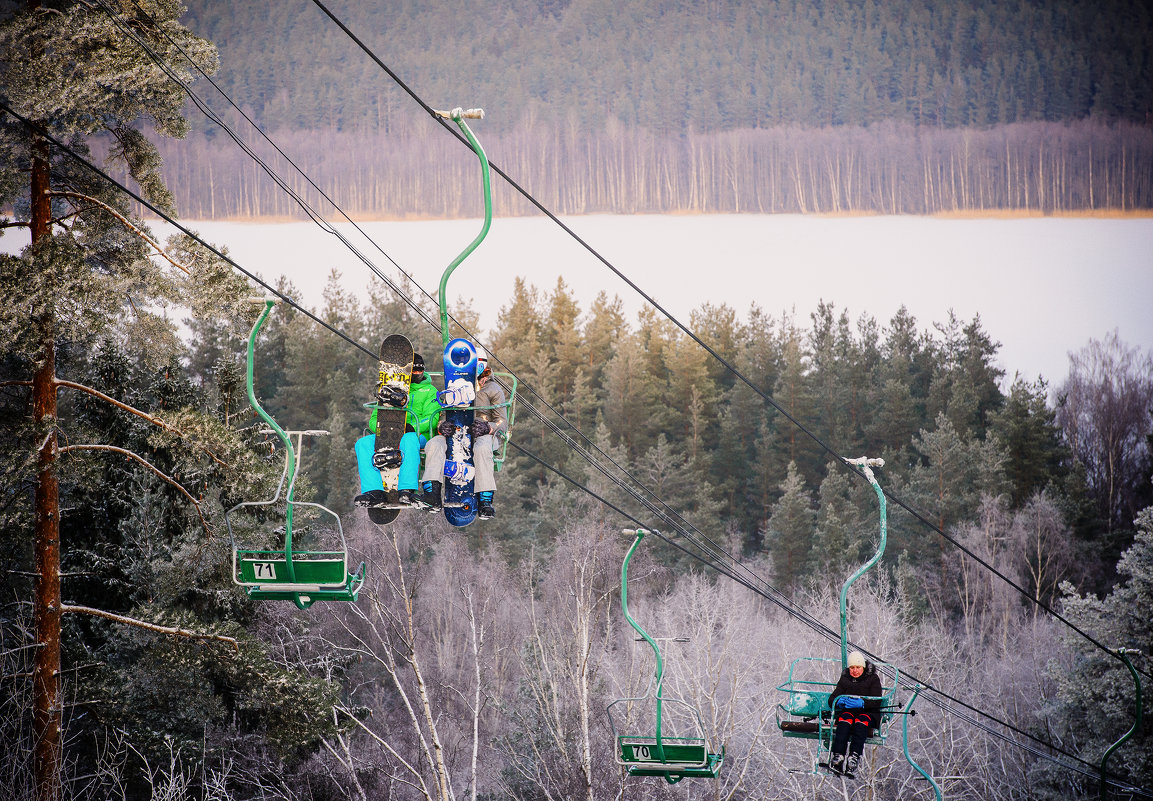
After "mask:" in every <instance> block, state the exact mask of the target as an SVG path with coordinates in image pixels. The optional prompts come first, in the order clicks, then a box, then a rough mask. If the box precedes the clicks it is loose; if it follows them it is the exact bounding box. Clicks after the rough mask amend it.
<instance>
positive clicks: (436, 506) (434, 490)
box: [420, 481, 444, 512]
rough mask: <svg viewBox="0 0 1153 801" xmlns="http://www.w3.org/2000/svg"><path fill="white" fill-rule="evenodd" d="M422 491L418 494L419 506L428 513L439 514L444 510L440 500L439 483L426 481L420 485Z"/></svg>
mask: <svg viewBox="0 0 1153 801" xmlns="http://www.w3.org/2000/svg"><path fill="white" fill-rule="evenodd" d="M421 487H422V491H421V493H420V504H421V506H424V507H426V508H427V509H428V511H430V512H439V511H440V510H441V509H442V508H444V504H443V503H442V502H441V500H440V482H439V481H426V482H424V484H422V485H421Z"/></svg>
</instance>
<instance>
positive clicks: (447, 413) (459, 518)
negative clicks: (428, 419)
mask: <svg viewBox="0 0 1153 801" xmlns="http://www.w3.org/2000/svg"><path fill="white" fill-rule="evenodd" d="M443 364H444V388H445V390H446V391H450V390H454V389H455V390H457V394H458V397H459V398H460V400H459V402H458V403H457V404H455V405H451V406H446V407H445V410H444V412H443V413H442V414H443V416H444V419H445V420H447V421H448V422H450V423H452V424H453V425H455V426H456V431H455V432H453V435H452V436H451V437H448V438H447V442H446V444H447V446H448V447H447V448H446V450H445V458H444V517H445V519H446V520H448V522H449V523H451V524H452V525H454V526H456V527H457V528H463V527H464V526H467V525H468V524H469V523H471V522H472V521H473V520H475V519H476V510H477V504H476V495H474V494H473V476H474V475H475V473H476V468H475V466H474V465H473V462H472V434H471V433H469V427H470V426H471V425H472V421H473V415H474V412H473V409H472V400H473V398H474V397H475V396H476V394H475V393H476V389H475V387H476V348H474V347H473V345H472V343H471V342H469V341H468V340H467V339H454V340H452V341H451V342H449V343H448V344H447V345H445V346H444V356H443ZM466 399H467V400H466Z"/></svg>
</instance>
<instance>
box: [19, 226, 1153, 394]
mask: <svg viewBox="0 0 1153 801" xmlns="http://www.w3.org/2000/svg"><path fill="white" fill-rule="evenodd" d="M565 223H566V225H568V226H569V227H570V228H572V229H573V231H574V232H575V233H576V234H577V235H579V236H580V237H581V238H583V239H584V240H585V241H586V242H587V243H588V244H589V245H590V246H591V247H592V248H594V249H595V250H597V251H598V252H599V253H600V254H601V255H602V256H604V257H605V259H607V260H608V261H609V262H610V263H611V264H613V265H614V266H615V267H616V268H617V269H618V270H619V271H620V272H622V273H623V274H624V275H625V276H627V277H628V278H629V279H630V280H631V281H633V282H634V283H635V284H637V285H638V286H639V287H640V288H641V289H642V290H644V291H645V292H646V293H648V294H649V295H650V296H652V297H653V298H655V299H656V301H657V302H658V303H660V304H661V305H662V306H663V307H664V308H665V309H666V310H668V311H669V312H670V313H671V314H673V315H674V316H676V317H677V318H678V319H680V320H681V321H682V322H684V323H685V324H686V325H687V324H688V322H689V313H690V311H691V310H692V309H694V308H696V307H697V306H699V305H700V304H702V303H705V302H709V303H713V304H721V303H727V304H729V305H730V306H732V307H733V308H735V309H736V310H737V311H738V313H739V314H740V315H741V316H742V317H743V316H744V314H745V313H746V312H747V310H748V308H749V306H750V304H752V303H756V304H758V305H759V306H761V307H762V308H763V309H764V310H765V311H766V312H768V313H770V314H773V315H774V316H776V317H779V316H780V315H782V314H784V313H792V314H794V315H795V319H796V321H797V322H798V324H800V325H801V326H802V327H805V328H807V327H808V326H809V322H810V321H809V314H810V312H812V311H813V310H814V309H815V308H816V306H817V303H818V302H819V301H821V300H825V301H828V302H832V303H833V304H835V305H836V307H837V309H838V310H840V309H846V310H847V311H848V312H849V315H850V317H851V318H852V319H854V320H855V319H856V318H857V317H858V316H859V315H860V314H861V313H868V314H870V315H872V316H874V317H876V318H877V320H878V322H879V323H881V325H882V326H884V325H885V324H886V323H887V321H888V320H889V318H890V317H891V316H892V314H893V313H894V312H895V311H896V310H897V309H898V308H899V307H900V306H901V305H902V304H903V305H905V306H906V307H908V309H909V310H910V312H911V313H912V314H913V315H914V316H915V317H916V319H917V321H918V324H919V327H920V328H928V327H929V326H931V325H932V323H934V322H944V321H945V320H947V319H948V312H949V310H950V309H952V310H953V311H954V312H955V313H956V315H957V316H958V317H959V318H961V320H962V321H965V322H967V321H969V320H971V319H972V317H973V316H974V315H975V314H980V316H981V320H982V323H983V326H984V329H985V330H986V332H988V333H989V335H990V336H991V337H992V338H993V339H994V340H997V341H1000V342H1001V344H1002V348H1001V351H1000V357H1001V360H1000V361H1001V367H1002V368H1004V369H1005V370H1006V372H1007V374H1008V378H1009V379H1011V378H1012V376H1013V374H1014V373H1020V374H1021V375H1022V376H1023V377H1025V378H1028V379H1030V380H1032V379H1035V378H1037V377H1038V376H1044V377H1045V378H1046V379H1047V380H1049V381H1050V383H1051V384H1055V383H1059V382H1060V381H1061V380H1062V379H1063V378H1064V377H1065V375H1066V372H1067V366H1068V353H1069V352H1070V351H1075V350H1079V349H1080V348H1082V347H1083V346H1084V345H1085V344H1086V343H1087V342H1088V341H1089V339H1090V338H1097V339H1100V338H1102V337H1103V336H1104V335H1105V334H1106V333H1108V332H1110V331H1112V330H1113V329H1117V330H1118V332H1119V333H1120V336H1121V338H1122V340H1123V341H1125V342H1127V343H1129V344H1130V345H1139V346H1140V347H1142V348H1144V349H1150V348H1153V218H1130V219H1095V218H1061V217H1055V218H1054V217H1047V218H1023V219H1021V218H1018V219H938V218H925V217H893V216H889V217H812V216H799V215H700V216H677V215H641V216H610V215H594V216H582V217H572V218H566V220H565ZM187 225H188V226H189V227H190V228H192V229H194V230H197V231H199V232H200V234H201V235H202V236H204V237H205V238H206V239H208V241H210V242H212V243H214V244H216V245H217V246H226V247H227V248H228V250H229V254H230V255H231V257H232V258H233V259H234V260H236V262H237V263H238V264H240V265H241V266H243V267H244V268H245V269H247V270H249V271H250V272H253V273H257V274H260V275H261V276H263V277H264V278H265V279H268V280H270V282H271V281H272V280H274V279H275V277H276V276H279V275H282V274H283V275H286V276H288V277H289V278H290V279H291V280H292V281H293V283H294V284H295V285H296V287H297V288H298V289H299V291H300V294H301V298H299V299H298V300H302V301H303V302H304V305H306V306H309V307H312V308H318V307H319V306H320V304H321V302H322V301H321V291H322V289H323V287H324V284H325V282H326V280H327V277H328V274H329V272H330V270H332V269H336V270H338V271H339V272H340V274H341V279H342V282H343V283H344V285H345V286H347V287H349V288H350V289H353V290H355V291H362V290H363V289H364V288H365V287H366V286H367V285H368V282H369V281H378V280H379V279H378V278H376V277H375V276H373V275H372V273H371V271H370V270H369V268H368V267H367V266H365V264H364V263H363V262H362V261H361V260H360V259H359V258H358V257H357V256H355V255H354V254H353V253H352V252H351V251H350V250H349V249H348V248H347V247H345V245H344V244H342V243H341V242H340V240H339V239H338V238H337V237H335V236H333V235H332V234H329V233H325V232H324V231H322V230H321V229H320V228H319V227H317V226H316V225H315V224H313V223H307V222H301V223H236V222H191V223H187ZM360 227H361V228H362V229H363V230H364V231H365V232H366V233H367V234H368V235H369V236H370V237H371V238H372V240H373V242H375V244H372V243H371V242H368V241H367V240H365V239H364V238H363V237H362V236H361V235H360V234H359V233H357V232H356V231H355V230H354V229H353V228H352V227H351V226H348V225H346V226H338V228H339V230H340V231H341V233H342V234H343V235H344V236H345V237H347V238H348V239H349V240H350V241H351V243H352V244H353V245H354V246H355V247H356V248H357V249H358V250H359V251H360V252H361V253H362V254H364V255H365V256H366V257H367V258H369V259H370V260H371V261H372V262H373V264H375V265H377V266H378V267H379V268H380V269H382V270H383V271H385V272H386V273H388V274H390V275H396V274H397V272H396V268H395V267H393V265H392V264H391V263H390V261H389V259H388V258H386V257H385V256H384V255H382V254H381V252H380V250H378V249H377V246H379V248H380V249H381V250H383V251H384V252H385V253H387V254H388V256H390V257H391V258H392V259H393V260H395V261H396V262H397V263H398V264H399V265H400V266H401V267H402V268H403V269H404V270H405V271H406V272H407V273H409V274H410V275H411V276H412V277H413V278H414V279H415V280H416V282H417V283H418V284H419V285H420V286H421V287H423V288H424V289H425V290H426V291H428V292H430V293H432V294H433V295H435V294H436V291H437V287H438V285H439V281H440V275H441V272H442V271H443V270H444V268H445V267H446V266H447V265H448V264H449V263H450V262H451V261H452V259H453V258H454V257H455V256H456V255H457V254H458V253H459V252H460V251H461V250H462V249H463V248H464V246H465V245H467V244H468V243H469V242H471V241H472V239H473V237H474V236H475V235H476V234H477V232H478V231H479V229H480V221H479V220H452V221H418V222H372V223H362V224H360ZM18 246H19V243H18V242H17V241H16V238H15V237H14V236H12V235H8V236H5V237H4V238H3V239H0V248H3V249H5V250H8V251H11V250H12V249H13V248H14V247H18ZM517 276H521V277H523V278H525V279H526V280H527V281H528V282H530V283H532V284H533V285H535V286H536V287H537V288H539V289H541V290H542V291H543V292H545V293H547V292H550V291H551V290H552V289H553V287H554V286H555V284H556V281H557V278H558V276H563V277H564V280H565V283H566V284H567V285H568V287H569V288H570V289H571V291H572V292H573V293H574V295H575V296H576V298H577V299H578V301H579V302H580V303H581V308H582V309H587V308H588V304H589V302H590V301H591V300H592V299H593V298H594V297H595V296H596V294H597V293H598V292H600V291H602V290H603V291H605V292H607V293H608V294H609V296H610V297H611V296H612V295H614V294H615V295H619V296H620V297H621V299H622V301H623V302H624V304H625V308H626V310H627V311H628V312H629V314H630V315H633V314H635V312H636V311H637V310H638V309H639V308H640V307H641V305H642V304H643V303H644V301H643V299H641V297H640V296H639V295H638V294H637V293H636V292H635V291H634V290H633V289H632V288H631V287H629V286H628V285H627V284H626V283H625V282H624V281H623V280H622V279H621V278H619V277H618V276H617V275H615V274H614V273H613V272H612V271H611V270H610V269H609V268H608V267H606V266H605V265H604V264H603V263H601V261H599V260H598V259H597V258H596V257H595V256H593V255H592V254H591V253H589V252H588V251H587V250H586V249H585V248H583V247H582V246H580V245H579V244H578V243H577V242H576V241H575V240H574V239H572V238H571V237H570V236H568V235H567V234H566V233H565V232H564V231H563V230H562V229H560V228H559V227H558V226H557V225H556V224H555V223H552V222H551V221H549V220H547V219H545V218H542V217H531V218H511V219H500V218H498V219H496V220H494V221H493V224H492V229H491V232H490V233H489V236H488V238H487V239H486V240H485V241H484V243H483V244H482V245H481V246H480V247H479V248H478V249H477V250H476V251H475V252H474V253H473V254H472V255H471V256H470V257H469V258H468V259H467V260H466V261H465V262H464V264H463V265H462V266H461V267H460V268H459V269H458V270H457V271H456V272H455V273H454V274H453V276H452V278H451V279H450V281H449V285H448V289H449V299H450V309H451V308H453V307H454V305H455V304H457V303H459V302H460V300H461V299H462V298H464V299H470V300H471V302H472V306H473V308H474V309H475V310H476V311H477V312H479V314H480V322H481V326H482V329H483V330H488V329H490V328H491V326H492V325H493V324H494V323H495V321H496V319H497V314H498V313H499V310H500V308H501V306H502V305H504V304H505V303H506V302H507V300H508V298H509V296H510V294H511V292H512V288H513V280H514V279H515V278H516V277H517Z"/></svg>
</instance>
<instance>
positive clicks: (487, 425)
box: [420, 348, 508, 520]
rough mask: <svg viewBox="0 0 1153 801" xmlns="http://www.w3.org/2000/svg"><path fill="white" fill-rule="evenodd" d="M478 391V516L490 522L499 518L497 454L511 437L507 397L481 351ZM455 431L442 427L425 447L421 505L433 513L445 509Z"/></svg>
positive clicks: (475, 433) (475, 434)
mask: <svg viewBox="0 0 1153 801" xmlns="http://www.w3.org/2000/svg"><path fill="white" fill-rule="evenodd" d="M476 358H477V389H476V397H475V399H474V401H473V406H474V408H475V409H476V414H475V418H474V421H473V424H472V426H471V427H470V429H469V434H470V435H471V438H472V441H473V445H472V459H473V466H474V467H475V469H476V475H475V478H474V484H473V491H474V492H475V493H476V500H477V516H478V517H479V518H480V519H481V520H490V519H492V518H493V517H495V516H496V511H495V509H494V508H493V495H494V493H495V492H496V472H495V467H494V463H493V453H494V452H495V451H496V450H497V449H498V448H499V447H500V439H499V438H500V437H502V436H504V435H506V434H507V431H508V420H507V417H506V415H505V403H506V399H505V394H504V390H503V389H501V387H500V384H498V383H497V382H496V380H495V379H494V378H493V375H492V370H491V369H490V368H489V366H488V356H487V355H486V354H485V352H484V351H483V350H481V349H480V348H477V354H476ZM454 431H455V427H453V426H452V424H451V423H447V421H446V422H445V423H442V424H441V426H440V429H438V435H437V436H435V437H433V438H432V439H430V440H429V442H428V445H427V446H426V447H425V452H424V453H425V461H424V476H423V481H422V486H421V489H422V492H421V496H420V501H421V503H422V504H423V505H425V506H427V507H428V508H429V509H430V510H432V511H436V510H438V509H440V508H441V504H442V501H441V487H442V483H443V481H444V463H445V452H446V450H447V440H446V439H445V437H446V436H452V435H453V433H454Z"/></svg>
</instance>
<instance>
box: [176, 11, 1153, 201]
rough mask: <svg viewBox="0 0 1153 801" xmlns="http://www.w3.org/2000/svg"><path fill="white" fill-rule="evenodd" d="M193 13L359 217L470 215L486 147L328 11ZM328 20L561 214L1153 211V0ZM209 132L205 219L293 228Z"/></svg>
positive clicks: (179, 182) (187, 168) (255, 113)
mask: <svg viewBox="0 0 1153 801" xmlns="http://www.w3.org/2000/svg"><path fill="white" fill-rule="evenodd" d="M188 5H189V12H188V15H187V22H188V24H189V26H190V27H191V28H192V29H193V30H195V31H196V32H197V33H199V34H201V35H203V36H205V37H207V38H209V39H211V40H212V41H214V42H215V43H216V44H217V45H218V46H219V48H220V52H221V60H222V68H221V72H220V74H219V75H218V76H216V78H215V80H216V82H217V83H218V84H219V86H220V87H221V88H222V89H223V90H224V91H225V92H227V93H228V95H229V96H230V97H231V98H232V99H233V100H234V101H235V102H236V103H237V104H238V105H240V106H241V107H242V108H243V109H244V110H245V111H246V112H247V113H249V114H250V115H251V116H252V117H253V118H254V119H255V120H256V121H257V122H259V123H260V124H261V125H262V126H263V127H264V128H265V129H266V130H268V131H270V132H277V133H278V135H279V136H287V135H288V134H289V132H292V133H293V134H294V135H295V137H296V138H295V139H294V140H293V141H294V148H295V149H294V150H292V151H291V155H293V157H294V159H296V158H297V157H298V156H299V157H300V158H301V159H303V162H304V163H306V164H309V165H312V166H310V167H306V169H308V170H309V172H310V175H313V177H314V178H315V177H316V175H314V174H313V173H314V171H319V173H320V174H321V175H322V176H323V178H324V180H325V181H326V182H327V183H325V184H324V186H325V187H326V189H329V190H331V191H332V192H334V193H335V196H336V197H337V198H338V202H341V203H342V205H347V206H349V207H351V209H354V210H358V211H361V212H365V213H374V212H375V213H380V214H387V215H395V214H412V213H418V214H436V215H455V214H465V213H470V211H469V208H468V207H467V206H465V205H462V203H461V201H460V199H459V191H458V190H457V187H458V186H459V180H464V179H465V176H466V175H467V170H468V168H469V165H468V160H467V154H464V156H465V157H464V158H463V159H460V158H458V156H459V154H456V153H455V151H456V150H458V149H459V147H458V146H456V145H455V144H454V143H451V142H449V143H447V145H446V147H447V148H448V150H449V151H450V152H451V153H452V155H449V154H446V153H445V152H443V150H442V149H441V145H440V144H439V143H431V142H430V141H429V139H430V138H431V139H444V138H445V137H444V136H443V134H439V133H436V134H435V135H432V136H430V135H431V134H433V132H434V128H433V127H432V126H430V125H429V123H428V121H427V117H425V115H424V114H423V112H422V111H421V110H420V108H419V106H417V105H416V103H414V102H413V101H412V100H411V99H410V98H409V97H408V96H407V95H406V94H405V93H404V92H403V91H402V90H401V89H400V88H399V87H398V86H397V84H396V83H395V82H394V81H393V80H392V79H391V78H389V76H388V75H387V74H386V73H385V72H384V71H383V70H382V69H381V68H380V67H379V66H378V65H377V64H375V63H373V62H372V61H371V60H370V59H369V58H368V57H367V56H366V55H365V54H364V53H363V52H361V51H360V50H359V49H358V48H357V47H356V46H355V44H354V43H353V42H352V41H351V40H350V39H349V38H348V37H347V36H346V34H345V33H344V32H343V31H341V30H340V29H339V28H338V27H337V26H336V25H335V24H333V23H332V21H331V20H329V19H328V17H326V16H325V15H324V13H323V12H322V11H321V10H320V9H319V8H318V7H317V6H316V5H315V4H312V3H308V2H291V3H229V4H223V3H220V2H218V1H215V0H190V2H189V3H188ZM326 5H328V7H329V8H331V10H332V11H333V13H334V14H335V15H336V16H337V17H338V18H340V19H341V20H342V21H343V22H344V23H345V24H346V25H347V26H348V27H349V28H350V29H351V30H352V31H353V32H354V33H355V34H356V35H357V36H358V37H359V38H360V39H362V40H363V41H364V43H365V44H366V45H367V46H369V47H370V48H372V50H373V51H374V52H375V53H376V54H377V56H379V58H380V59H381V60H382V61H383V62H384V63H386V64H387V65H388V66H389V67H390V68H391V69H392V70H393V71H395V73H396V74H397V75H398V76H399V77H400V78H401V79H402V80H403V81H405V82H406V83H407V84H408V85H409V86H410V87H411V88H412V90H413V91H415V92H416V93H417V94H418V95H420V96H421V97H422V98H423V99H424V100H426V101H427V102H428V103H430V104H432V105H434V106H436V107H442V108H451V107H453V106H457V105H461V106H481V107H483V108H485V109H486V111H487V112H488V118H487V119H486V120H485V121H484V123H482V125H481V126H480V127H479V129H478V133H479V134H480V135H481V137H482V141H483V142H485V144H486V147H491V152H490V154H491V155H493V156H494V162H496V163H498V164H499V165H501V166H506V167H509V168H510V170H511V169H513V168H515V169H516V177H517V178H518V180H520V181H521V182H522V183H523V184H524V185H526V186H527V187H528V188H529V189H530V191H533V192H534V193H539V194H540V195H541V196H542V198H543V199H544V200H545V202H546V203H549V202H551V203H553V204H555V205H554V206H553V208H554V209H555V210H557V211H562V212H572V213H579V212H582V211H663V210H691V211H801V212H808V211H844V210H870V211H881V212H893V211H900V212H916V213H924V212H933V211H945V210H957V209H987V208H1028V209H1034V208H1036V209H1040V210H1044V211H1062V210H1068V209H1085V208H1101V207H1109V208H1131V207H1139V208H1147V207H1149V206H1153V187H1150V186H1149V183H1150V182H1149V180H1148V175H1149V174H1150V173H1151V172H1153V169H1151V167H1150V165H1151V164H1153V141H1151V139H1153V134H1151V127H1150V126H1151V120H1153V5H1151V4H1149V3H1145V2H1139V3H1134V2H1123V1H1116V2H1096V1H1093V0H1070V1H1068V2H1047V1H1046V2H1042V1H1040V0H1013V1H1006V0H968V1H967V2H964V1H962V2H949V3H942V2H925V1H924V0H895V1H894V2H875V0H865V1H864V2H858V1H857V0H845V1H844V2H802V1H801V0H734V1H733V2H721V1H720V0H683V1H682V2H670V1H668V0H665V1H663V2H662V0H635V1H633V2H627V3H622V2H620V1H619V0H573V1H572V2H565V1H564V0H496V1H495V2H486V3H480V2H475V0H396V1H395V2H389V1H387V0H358V1H357V2H350V1H349V0H332V2H330V3H327V4H326ZM197 86H198V88H200V89H201V90H203V91H205V92H206V94H207V91H208V87H204V86H203V85H202V84H198V85H197ZM213 104H214V107H221V108H222V107H223V104H222V103H217V102H216V101H215V100H214V101H213ZM194 124H197V123H195V122H194ZM1070 126H1073V127H1072V128H1070ZM197 127H198V129H199V130H200V131H201V132H202V133H201V134H200V135H199V136H198V137H194V142H196V147H199V148H200V150H198V151H195V152H194V154H193V155H192V156H189V155H187V154H186V155H184V156H175V151H169V152H167V153H166V155H167V156H168V157H169V161H170V162H172V165H171V167H170V171H171V172H170V182H171V183H172V184H173V185H175V186H177V187H183V189H181V190H178V192H179V191H183V193H184V195H183V197H181V198H180V199H181V201H182V208H183V209H184V210H185V212H186V213H189V214H192V215H193V216H204V215H209V214H211V215H215V216H223V215H250V214H284V213H290V212H291V208H290V206H287V205H284V204H283V203H281V202H280V201H278V200H277V199H276V190H275V188H272V187H269V188H262V187H261V186H259V185H257V184H255V183H253V184H251V185H249V184H244V185H243V186H241V184H242V183H243V182H244V181H245V180H246V178H245V175H244V174H245V172H246V169H245V168H244V166H243V165H244V162H243V160H237V161H233V159H234V158H236V157H235V156H233V155H230V153H232V152H234V151H233V149H232V146H231V145H228V146H227V147H224V146H222V144H221V141H220V137H219V136H216V134H217V133H219V131H218V130H217V129H215V128H213V127H212V126H207V125H205V124H198V125H197ZM958 131H965V132H971V135H968V134H967V135H965V136H960V135H958V133H957V132H958ZM814 132H821V133H819V134H815V133H814ZM318 136H323V141H320V140H318V138H317V137H318ZM490 143H491V146H490ZM334 147H335V148H336V149H335V150H334V149H333V148H334ZM338 154H339V159H338V160H334V157H336V156H337V155H338ZM203 158H210V159H212V160H213V165H212V167H210V168H207V169H206V168H204V166H203V165H199V164H195V163H192V162H190V161H189V159H192V161H193V162H198V161H200V160H201V159H203ZM179 161H183V162H184V163H183V166H180V165H178V164H177V163H175V162H179ZM341 161H343V163H339V162H341ZM458 163H459V164H461V165H463V166H462V169H463V170H464V172H461V173H457V172H455V171H456V170H457V169H458V167H457V166H456V165H457V164H458ZM430 170H434V171H439V170H444V171H445V172H444V173H443V174H442V175H441V176H440V180H439V181H430V180H428V178H427V173H428V172H429V171H430ZM223 176H228V177H229V178H235V179H236V182H235V183H234V184H230V183H229V182H227V181H223V182H222V181H221V178H222V177H223ZM421 176H426V177H423V178H422V177H421ZM445 178H448V180H444V179H445ZM458 179H459V180H458ZM265 183H268V182H267V181H265ZM434 184H439V185H440V186H441V187H443V188H437V187H436V186H434ZM498 202H500V203H503V204H504V208H503V211H504V212H506V213H523V212H525V211H527V210H528V207H527V205H525V204H523V203H521V202H519V201H517V200H515V199H514V198H511V197H510V198H505V199H503V200H500V201H498Z"/></svg>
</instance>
